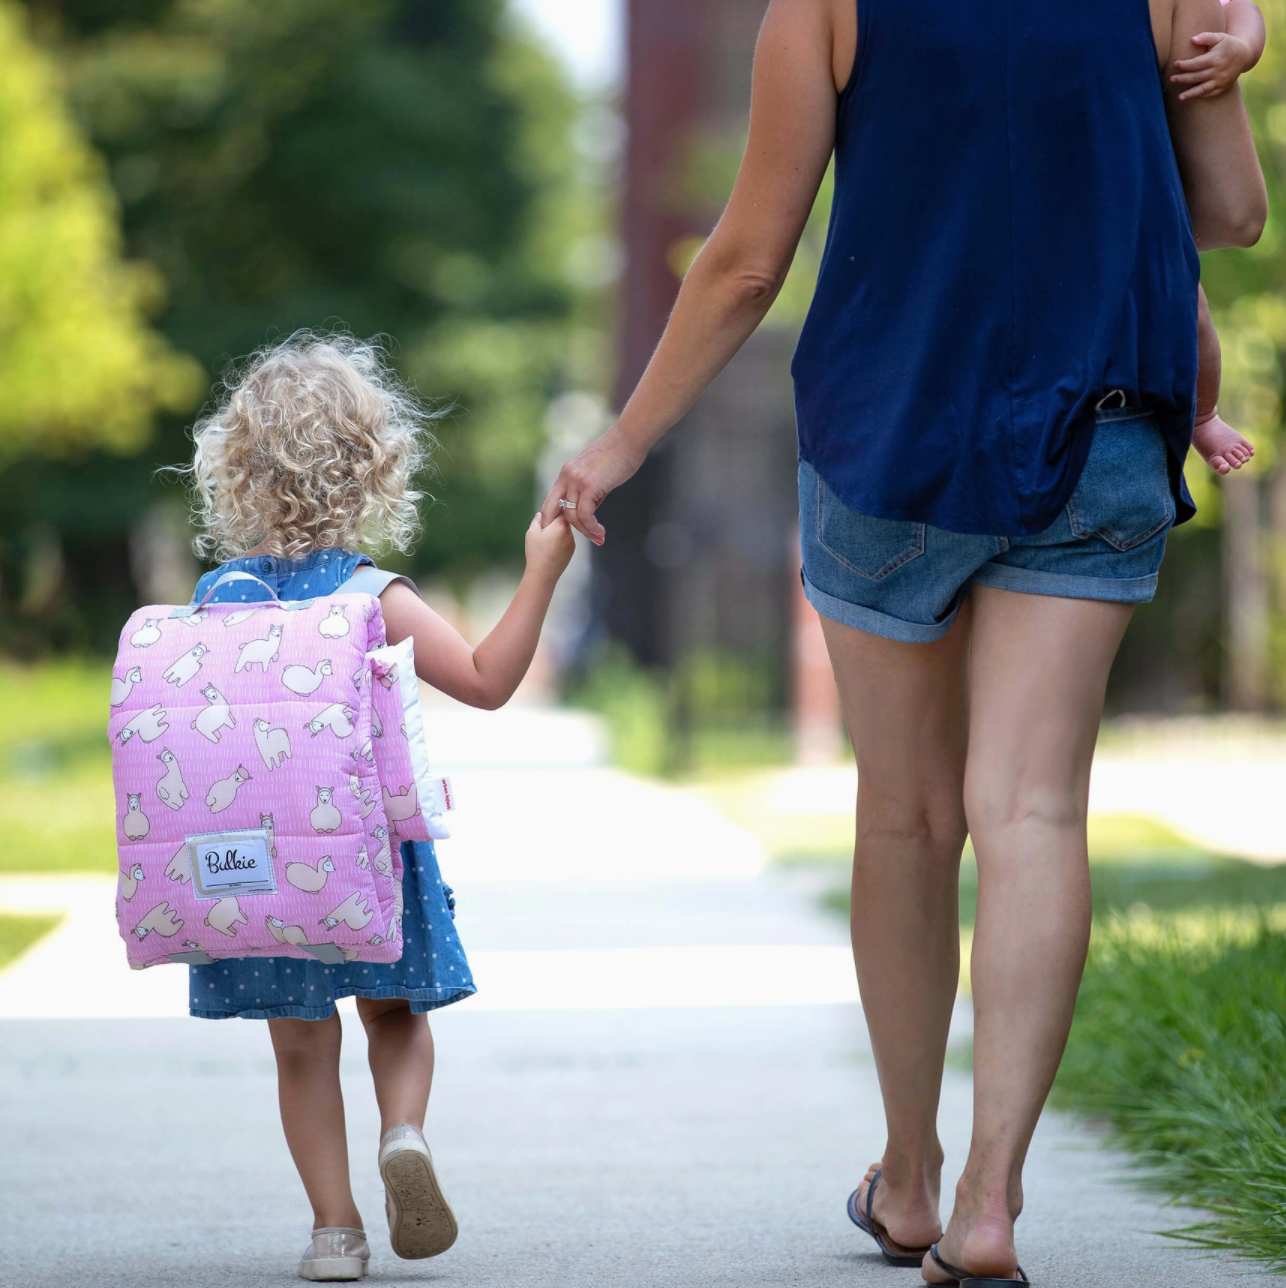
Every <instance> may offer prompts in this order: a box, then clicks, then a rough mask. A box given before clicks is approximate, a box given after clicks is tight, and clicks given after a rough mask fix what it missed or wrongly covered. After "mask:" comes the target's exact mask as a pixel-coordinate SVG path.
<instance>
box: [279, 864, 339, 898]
mask: <svg viewBox="0 0 1286 1288" xmlns="http://www.w3.org/2000/svg"><path fill="white" fill-rule="evenodd" d="M334 871H335V865H334V863H332V862H331V858H330V855H329V854H323V855H322V856H321V858H320V859H318V860H317V862H316V863H315V864H309V863H287V864H286V880H287V881H289V882H290V884H291V885H292V886H294V887H295V889H296V890H306V891H307V892H308V893H309V894H316V893H317V892H318V891H319V890H324V889H325V888H326V880H327V878H328V877H329V876H330V874H331V873H332V872H334Z"/></svg>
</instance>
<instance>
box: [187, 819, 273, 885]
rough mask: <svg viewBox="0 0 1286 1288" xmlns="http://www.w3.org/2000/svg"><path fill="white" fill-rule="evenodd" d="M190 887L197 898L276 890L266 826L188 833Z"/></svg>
mask: <svg viewBox="0 0 1286 1288" xmlns="http://www.w3.org/2000/svg"><path fill="white" fill-rule="evenodd" d="M187 842H188V854H189V855H190V856H191V859H192V888H193V892H194V893H195V894H196V896H197V898H199V899H222V898H223V897H224V896H226V895H230V894H275V893H276V890H277V874H276V873H275V872H274V871H273V870H272V844H271V842H270V840H269V838H268V832H267V829H266V828H260V829H254V830H249V831H244V832H205V833H203V834H202V835H200V836H189V837H188V838H187Z"/></svg>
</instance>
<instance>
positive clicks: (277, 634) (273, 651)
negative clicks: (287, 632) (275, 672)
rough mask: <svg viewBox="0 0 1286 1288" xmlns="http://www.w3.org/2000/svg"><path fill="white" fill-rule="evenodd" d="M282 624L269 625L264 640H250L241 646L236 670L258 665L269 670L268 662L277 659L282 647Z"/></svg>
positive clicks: (234, 668)
mask: <svg viewBox="0 0 1286 1288" xmlns="http://www.w3.org/2000/svg"><path fill="white" fill-rule="evenodd" d="M282 629H283V628H282V627H281V626H279V625H278V626H269V627H268V637H267V638H266V639H262V640H249V641H248V642H247V643H245V644H243V645H242V646H241V652H240V653H238V654H237V664H236V666H235V667H233V670H234V671H244V670H245V669H246V668H247V667H250V666H258V667H260V668H261V669H262V670H264V671H267V669H268V664H269V663H270V662H275V661H276V660H277V653H278V651H279V650H280V648H281V632H282Z"/></svg>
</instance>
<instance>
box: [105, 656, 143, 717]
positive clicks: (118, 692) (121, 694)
mask: <svg viewBox="0 0 1286 1288" xmlns="http://www.w3.org/2000/svg"><path fill="white" fill-rule="evenodd" d="M142 679H143V669H142V667H138V666H131V667H130V669H129V670H128V671H126V672H125V674H124V675H123V676H122V677H121V678H120V679H119V680H118V679H117V678H116V677H115V676H114V675H113V676H112V706H114V707H119V706H121V705H123V704H124V702H125V700H126V699H127V698H128V697H129V695H130V694H131V693H132V692H133V690H134V686H135V685H136V684H139V683H141V682H142Z"/></svg>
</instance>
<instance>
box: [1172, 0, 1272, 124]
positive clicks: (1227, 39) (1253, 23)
mask: <svg viewBox="0 0 1286 1288" xmlns="http://www.w3.org/2000/svg"><path fill="white" fill-rule="evenodd" d="M1223 16H1224V24H1225V28H1226V29H1225V30H1224V31H1203V32H1202V33H1201V34H1200V35H1197V36H1193V38H1192V43H1193V44H1194V45H1199V46H1200V47H1201V48H1202V49H1204V50H1205V51H1206V52H1205V53H1203V54H1199V55H1197V56H1196V57H1195V58H1180V59H1177V60H1176V61H1175V64H1174V65H1175V67H1176V68H1177V69H1178V72H1179V74H1178V75H1176V76H1171V77H1170V79H1171V80H1172V81H1173V82H1174V83H1175V84H1176V85H1186V86H1187V87H1188V88H1187V89H1185V90H1184V91H1183V93H1182V94H1180V95H1179V98H1180V99H1181V100H1182V99H1187V98H1213V97H1214V96H1215V95H1216V94H1222V93H1224V91H1225V90H1227V89H1228V88H1229V87H1230V86H1232V85H1234V84H1236V81H1237V77H1238V76H1240V75H1241V74H1242V72H1248V71H1249V70H1250V69H1251V68H1252V67H1253V66H1254V65H1255V64H1256V63H1257V62H1258V61H1259V60H1260V59H1261V58H1262V57H1263V54H1264V45H1265V44H1266V42H1267V39H1268V35H1267V32H1266V31H1265V29H1264V15H1263V14H1262V13H1260V11H1259V6H1258V5H1257V4H1256V3H1255V0H1227V3H1226V4H1225V5H1224V9H1223Z"/></svg>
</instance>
